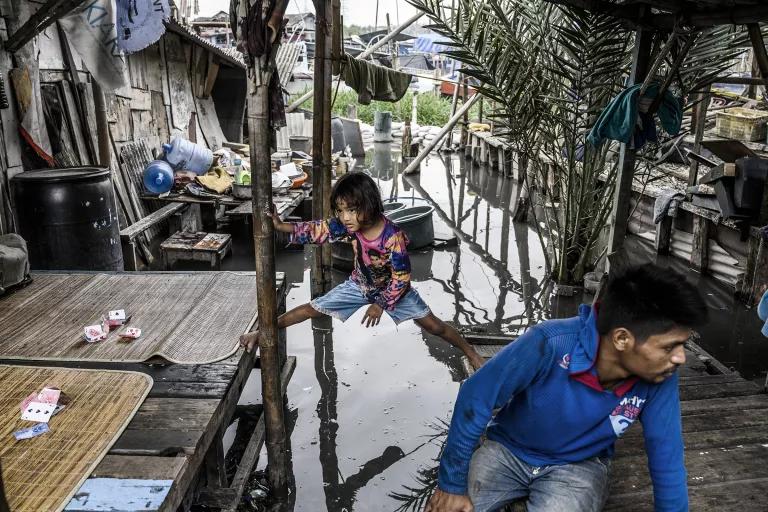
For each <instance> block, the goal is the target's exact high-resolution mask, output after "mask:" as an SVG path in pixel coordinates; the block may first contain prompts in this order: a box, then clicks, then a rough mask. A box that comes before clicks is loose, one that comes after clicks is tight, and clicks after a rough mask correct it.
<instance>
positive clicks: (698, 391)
mask: <svg viewBox="0 0 768 512" xmlns="http://www.w3.org/2000/svg"><path fill="white" fill-rule="evenodd" d="M759 392H760V388H759V387H758V386H757V384H755V383H753V382H748V381H741V382H727V383H722V384H713V385H711V386H708V385H699V386H683V387H681V388H680V400H706V399H708V398H722V397H726V396H731V397H737V396H746V395H756V394H758V393H759Z"/></svg>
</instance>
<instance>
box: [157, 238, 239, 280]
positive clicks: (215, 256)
mask: <svg viewBox="0 0 768 512" xmlns="http://www.w3.org/2000/svg"><path fill="white" fill-rule="evenodd" d="M231 250H232V235H229V234H227V233H203V232H197V233H185V232H183V231H177V232H176V233H174V234H173V235H171V236H170V237H169V238H168V239H166V240H165V241H164V242H163V243H161V244H160V253H161V255H162V258H163V268H164V269H165V270H170V269H171V267H172V266H173V264H174V263H175V262H176V261H179V260H187V261H207V262H209V263H210V264H211V268H213V270H221V260H222V259H224V256H226V255H227V253H228V252H230V251H231Z"/></svg>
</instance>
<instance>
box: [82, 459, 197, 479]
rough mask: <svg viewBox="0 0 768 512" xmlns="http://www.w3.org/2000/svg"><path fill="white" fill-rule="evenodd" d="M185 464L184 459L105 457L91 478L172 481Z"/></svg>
mask: <svg viewBox="0 0 768 512" xmlns="http://www.w3.org/2000/svg"><path fill="white" fill-rule="evenodd" d="M186 463H187V458H186V457H183V456H182V457H149V456H141V455H107V456H106V457H104V458H103V459H102V460H101V462H99V465H98V466H96V469H94V470H93V473H92V474H91V477H94V478H146V479H149V480H173V479H175V478H176V477H178V476H179V473H180V472H181V470H182V469H183V468H184V465H185V464H186Z"/></svg>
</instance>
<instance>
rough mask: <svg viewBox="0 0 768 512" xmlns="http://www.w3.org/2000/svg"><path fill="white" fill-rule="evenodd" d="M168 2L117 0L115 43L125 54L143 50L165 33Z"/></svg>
mask: <svg viewBox="0 0 768 512" xmlns="http://www.w3.org/2000/svg"><path fill="white" fill-rule="evenodd" d="M170 15H171V9H170V8H169V7H168V0H117V34H118V40H117V43H118V45H119V46H120V48H121V49H122V50H123V51H124V52H126V53H133V52H138V51H140V50H143V49H144V48H146V47H147V46H149V45H151V44H154V43H156V42H157V41H158V39H160V38H161V37H162V36H163V34H164V33H165V25H164V24H163V21H164V20H167V19H168V18H169V17H170Z"/></svg>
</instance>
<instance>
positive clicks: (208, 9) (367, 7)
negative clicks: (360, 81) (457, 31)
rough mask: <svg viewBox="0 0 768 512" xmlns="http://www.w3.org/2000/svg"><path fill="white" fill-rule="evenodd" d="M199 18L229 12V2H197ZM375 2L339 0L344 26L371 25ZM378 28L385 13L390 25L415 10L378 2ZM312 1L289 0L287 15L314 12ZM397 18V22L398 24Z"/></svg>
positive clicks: (400, 0) (393, 1)
mask: <svg viewBox="0 0 768 512" xmlns="http://www.w3.org/2000/svg"><path fill="white" fill-rule="evenodd" d="M198 1H199V4H200V16H210V15H212V14H216V13H217V12H219V11H228V10H229V0H198ZM376 3H377V0H341V12H342V14H343V16H344V24H345V25H363V26H364V25H373V24H374V21H375V19H376ZM378 4H379V23H378V24H379V26H382V27H384V26H385V25H386V24H387V21H386V19H387V17H386V16H387V13H389V19H390V21H391V22H392V25H393V26H395V25H398V24H399V22H403V21H405V20H407V19H408V18H409V17H411V16H413V15H414V14H416V9H415V8H414V7H413V6H411V5H410V4H408V3H407V2H405V0H378ZM314 10H315V9H314V7H313V4H312V0H290V2H289V3H288V13H289V14H290V13H296V12H307V11H310V12H312V11H314ZM398 17H399V22H398Z"/></svg>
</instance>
